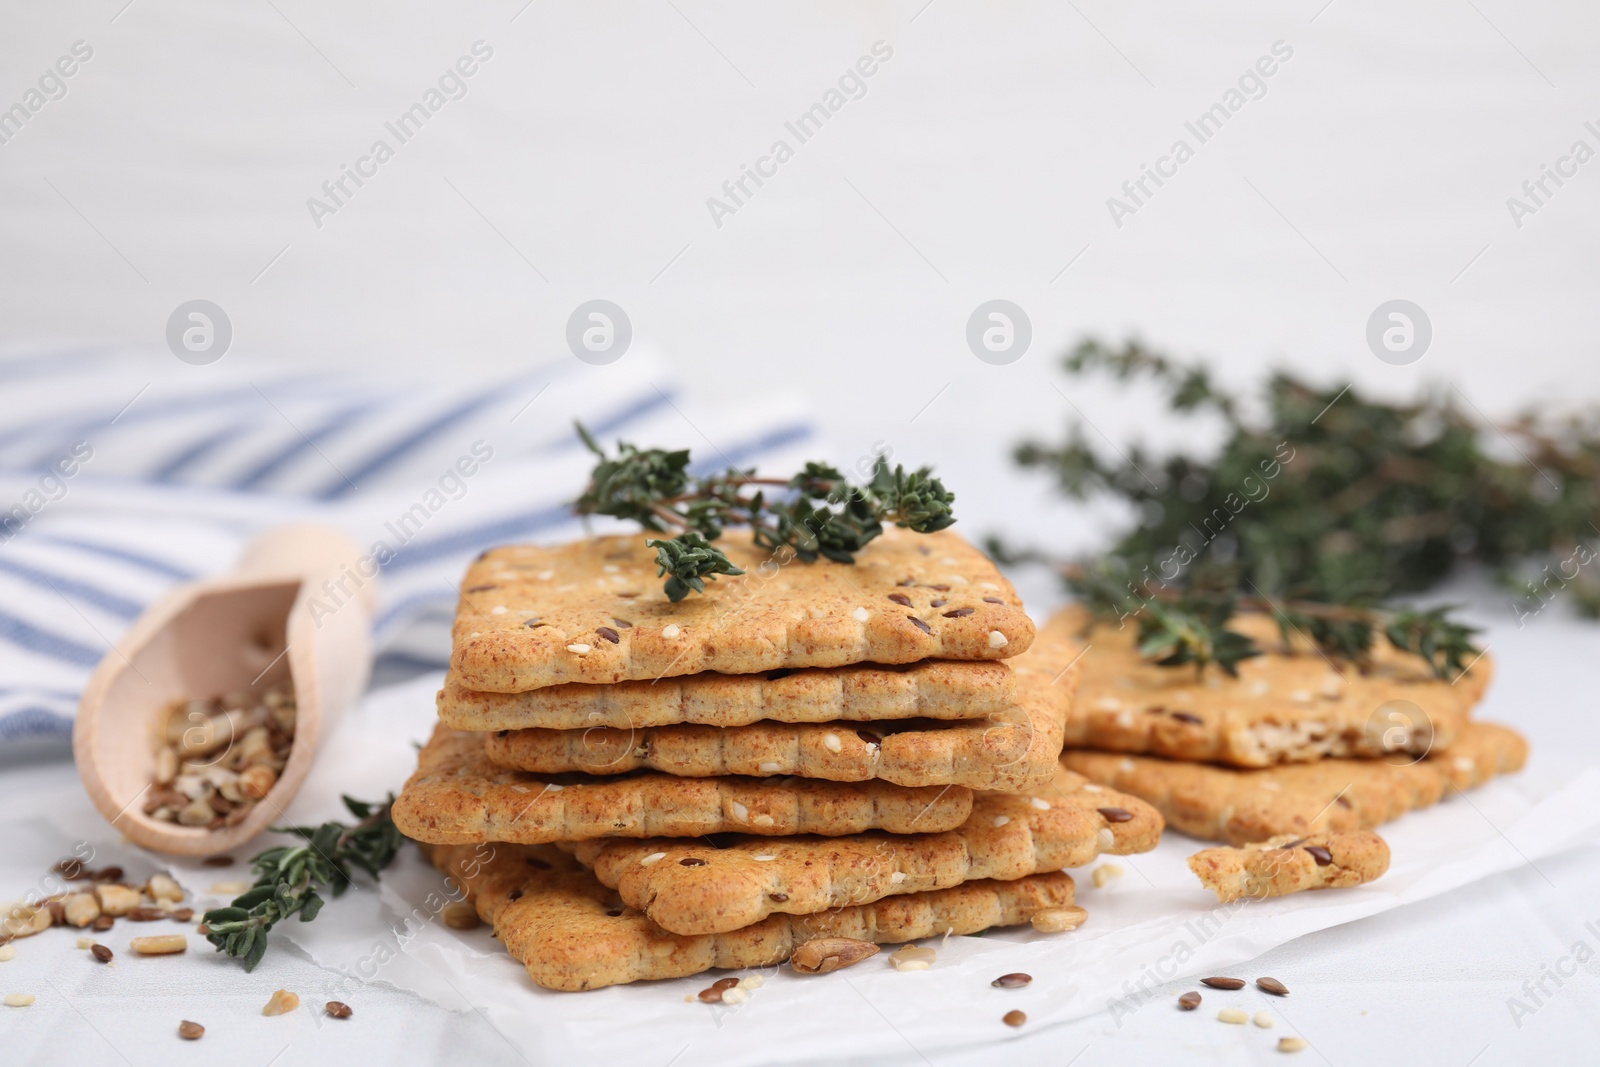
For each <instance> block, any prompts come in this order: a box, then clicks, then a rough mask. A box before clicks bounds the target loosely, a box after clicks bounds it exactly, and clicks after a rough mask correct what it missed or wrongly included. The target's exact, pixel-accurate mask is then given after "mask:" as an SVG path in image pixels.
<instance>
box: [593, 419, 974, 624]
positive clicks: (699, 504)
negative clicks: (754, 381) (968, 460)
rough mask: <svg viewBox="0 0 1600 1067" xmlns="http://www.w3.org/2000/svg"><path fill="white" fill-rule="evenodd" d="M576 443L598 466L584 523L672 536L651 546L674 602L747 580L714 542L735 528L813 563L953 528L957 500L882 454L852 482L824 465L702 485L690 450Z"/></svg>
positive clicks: (713, 479) (725, 477) (732, 475)
mask: <svg viewBox="0 0 1600 1067" xmlns="http://www.w3.org/2000/svg"><path fill="white" fill-rule="evenodd" d="M577 429H578V436H579V437H581V438H582V439H583V443H584V444H585V445H586V446H587V447H588V449H589V450H590V451H591V452H593V453H594V454H595V456H596V457H597V459H598V462H596V464H595V467H594V470H593V472H592V473H591V474H590V475H589V485H588V487H587V488H585V489H584V491H583V495H582V496H580V497H579V498H578V499H577V501H576V502H574V504H573V507H574V509H575V510H576V511H577V512H578V514H580V515H609V516H612V517H614V518H618V519H627V520H631V521H633V522H637V523H639V525H641V526H643V527H644V528H645V529H646V530H650V531H652V532H657V533H671V534H673V535H674V536H673V537H671V538H659V539H650V540H647V541H646V542H645V544H646V545H648V546H650V547H651V548H654V549H655V550H656V566H657V569H658V570H657V573H658V575H665V576H666V579H667V580H666V582H665V590H666V594H667V597H668V599H670V600H672V601H673V602H677V601H679V600H682V599H683V598H684V597H686V596H688V595H689V593H690V592H691V591H693V592H697V593H703V592H705V580H706V579H708V578H715V577H716V576H717V575H719V574H743V573H744V571H742V570H740V569H739V568H738V567H735V566H734V565H733V563H732V561H731V560H729V559H728V557H727V556H726V555H724V554H723V552H722V550H721V549H719V548H717V547H716V546H715V545H714V544H712V543H711V542H713V541H715V540H716V539H717V538H718V537H721V536H722V532H723V530H724V529H726V528H727V527H730V526H747V527H749V528H750V530H751V534H752V537H753V539H754V541H755V543H756V544H757V545H758V546H760V547H762V548H765V549H769V550H773V551H776V550H778V549H780V548H785V547H787V548H788V549H790V550H792V551H793V552H794V554H795V556H796V557H798V558H799V559H801V560H803V561H805V562H807V563H810V562H813V561H815V560H816V559H817V557H818V556H821V557H824V558H826V559H830V560H833V561H835V562H837V563H854V562H855V553H857V552H859V551H861V549H863V548H864V547H866V545H867V544H868V542H870V541H872V540H873V538H875V537H877V536H878V535H880V534H881V533H883V527H884V524H885V523H893V524H894V525H896V526H901V527H904V528H907V529H910V530H914V531H915V532H917V533H933V532H934V531H935V530H942V529H944V528H945V527H947V526H949V525H950V524H952V523H953V522H955V521H956V520H955V516H954V515H952V514H951V512H950V505H951V503H952V502H953V501H954V500H955V495H954V494H953V493H951V492H950V491H948V490H947V489H945V487H944V485H943V483H941V482H940V481H939V479H937V478H935V477H933V476H932V475H931V474H930V472H929V470H928V468H926V467H924V468H922V469H921V470H917V471H911V472H907V471H906V469H905V468H904V467H902V466H900V465H898V464H896V465H895V467H894V469H893V470H891V469H890V468H889V464H888V462H887V461H886V460H885V459H884V458H883V457H882V456H879V457H878V458H877V460H876V462H875V463H874V464H873V468H872V475H871V477H870V478H868V479H867V480H866V481H865V482H864V483H861V484H852V483H851V482H849V481H848V480H847V479H846V478H845V476H844V474H843V472H841V471H840V470H838V469H837V468H835V467H832V466H829V465H828V464H825V463H807V464H806V465H805V467H804V468H803V469H802V470H801V471H800V472H799V473H798V474H796V475H794V477H792V478H789V479H780V478H758V477H756V473H755V470H754V469H749V470H739V469H737V468H732V467H730V468H728V469H727V470H724V471H722V472H720V473H717V474H712V475H709V476H706V477H697V476H695V475H693V474H691V473H690V471H689V450H688V449H680V450H678V451H671V452H669V451H666V450H664V449H659V448H636V447H635V446H633V445H631V444H628V443H627V442H625V441H619V442H618V443H617V450H616V454H615V455H608V454H607V453H606V451H605V450H604V449H603V448H601V447H600V446H599V445H598V444H597V443H596V442H595V440H594V438H593V437H591V436H590V435H589V433H588V431H587V430H585V429H584V428H583V427H582V426H581V425H579V426H578V428H577Z"/></svg>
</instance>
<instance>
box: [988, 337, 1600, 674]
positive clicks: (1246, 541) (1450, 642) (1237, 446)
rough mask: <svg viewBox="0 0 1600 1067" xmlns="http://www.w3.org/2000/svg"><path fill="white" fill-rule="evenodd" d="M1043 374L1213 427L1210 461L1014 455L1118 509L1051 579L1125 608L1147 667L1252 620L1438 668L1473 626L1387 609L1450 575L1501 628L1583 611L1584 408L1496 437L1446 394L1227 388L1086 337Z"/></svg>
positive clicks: (1592, 496)
mask: <svg viewBox="0 0 1600 1067" xmlns="http://www.w3.org/2000/svg"><path fill="white" fill-rule="evenodd" d="M1062 365H1063V367H1064V369H1065V370H1066V372H1067V373H1068V374H1069V375H1074V376H1081V375H1089V374H1104V375H1108V376H1110V377H1111V378H1112V379H1113V380H1115V381H1118V382H1124V383H1130V384H1131V383H1134V382H1140V381H1142V382H1146V383H1150V384H1153V385H1154V386H1155V388H1156V389H1157V390H1158V391H1159V392H1160V393H1161V394H1162V400H1163V401H1164V403H1165V405H1166V406H1167V407H1168V408H1170V409H1171V410H1172V411H1173V412H1175V413H1178V414H1181V415H1185V416H1193V417H1196V418H1199V419H1202V420H1210V421H1211V422H1212V423H1213V424H1220V429H1221V438H1222V444H1221V446H1220V447H1219V448H1217V449H1216V450H1214V451H1200V450H1198V449H1192V448H1180V449H1177V450H1174V451H1173V452H1171V453H1170V454H1159V455H1158V454H1154V453H1153V452H1152V451H1151V450H1150V449H1148V448H1147V447H1145V446H1143V445H1141V444H1139V443H1136V442H1130V443H1119V445H1120V447H1119V449H1118V450H1117V451H1116V453H1115V454H1114V455H1110V454H1107V455H1102V453H1101V452H1099V451H1097V450H1096V449H1095V448H1094V447H1092V446H1091V445H1090V444H1089V441H1088V439H1087V438H1086V437H1085V436H1084V434H1083V432H1082V428H1081V427H1079V426H1073V427H1069V429H1068V431H1067V432H1066V434H1065V435H1064V437H1063V438H1061V439H1059V440H1056V441H1039V440H1031V441H1026V442H1024V443H1022V444H1021V445H1019V446H1018V447H1017V449H1016V451H1015V454H1014V455H1015V459H1016V461H1017V463H1018V464H1019V465H1020V466H1022V467H1024V468H1026V469H1029V470H1035V471H1039V472H1041V473H1045V474H1047V475H1049V476H1050V477H1051V478H1052V479H1053V481H1054V482H1055V484H1056V485H1057V487H1058V488H1059V489H1060V490H1061V491H1062V493H1063V494H1065V495H1066V496H1068V497H1069V498H1072V499H1079V500H1081V499H1087V498H1090V497H1104V496H1109V497H1113V498H1117V499H1120V500H1122V501H1124V502H1125V503H1127V504H1128V505H1130V506H1131V511H1132V513H1133V515H1134V519H1133V522H1132V524H1131V526H1130V527H1129V528H1128V529H1127V530H1126V531H1125V532H1124V533H1123V534H1122V535H1121V536H1120V537H1119V538H1117V540H1116V541H1115V542H1114V543H1113V544H1112V546H1111V547H1110V549H1109V551H1107V552H1106V553H1105V554H1104V555H1103V556H1102V557H1101V558H1099V559H1098V560H1092V561H1077V562H1076V563H1075V564H1074V565H1073V566H1065V565H1063V566H1062V567H1061V569H1062V571H1063V573H1064V575H1065V576H1066V577H1067V581H1068V585H1069V586H1071V587H1072V588H1074V590H1075V591H1076V592H1078V593H1079V595H1080V596H1083V597H1085V599H1088V600H1089V601H1090V603H1091V605H1096V606H1098V607H1099V608H1100V610H1102V611H1108V612H1112V613H1115V614H1118V615H1122V616H1124V617H1126V616H1128V615H1131V614H1133V613H1134V612H1138V613H1139V625H1140V627H1141V630H1142V632H1143V636H1144V638H1145V639H1146V640H1142V641H1141V644H1142V645H1148V647H1149V648H1150V655H1152V657H1154V658H1157V659H1158V660H1159V661H1161V662H1168V663H1170V664H1171V665H1173V666H1176V665H1178V664H1181V663H1198V664H1201V665H1202V666H1203V665H1204V664H1205V663H1212V662H1214V663H1217V664H1218V665H1219V666H1220V667H1222V668H1223V669H1224V670H1227V669H1230V667H1231V666H1232V665H1236V664H1237V663H1238V662H1239V659H1240V658H1241V657H1242V654H1243V648H1244V646H1242V645H1240V644H1239V643H1238V642H1237V641H1235V640H1233V639H1231V638H1228V637H1225V636H1224V634H1225V633H1227V632H1230V631H1228V630H1227V620H1228V619H1229V618H1231V617H1232V615H1233V613H1234V612H1236V611H1241V610H1263V611H1271V612H1273V613H1274V614H1275V615H1276V616H1279V617H1280V620H1279V621H1280V629H1283V628H1285V627H1292V628H1293V629H1297V630H1299V631H1301V632H1302V633H1305V634H1308V635H1309V636H1311V637H1312V638H1313V639H1314V640H1316V641H1317V643H1318V644H1319V645H1320V646H1322V648H1323V649H1324V650H1325V651H1327V652H1328V653H1329V654H1330V655H1338V656H1343V657H1346V658H1349V659H1353V660H1357V661H1362V660H1364V659H1365V658H1366V657H1367V656H1368V655H1369V654H1370V651H1371V649H1372V647H1373V644H1374V642H1376V641H1380V640H1385V641H1388V642H1389V643H1390V644H1391V645H1393V646H1394V647H1395V648H1398V649H1402V650H1404V651H1406V652H1408V653H1411V654H1414V655H1417V656H1420V657H1422V658H1423V659H1425V660H1426V661H1427V662H1428V664H1429V666H1430V668H1431V669H1432V670H1433V672H1434V673H1435V674H1437V675H1439V676H1441V677H1447V676H1454V675H1455V674H1456V673H1458V672H1459V671H1460V670H1461V669H1462V668H1463V667H1465V666H1467V665H1468V664H1470V663H1471V661H1472V659H1473V658H1474V657H1475V656H1476V655H1477V654H1478V649H1477V648H1476V647H1475V646H1474V643H1473V640H1472V638H1473V634H1474V633H1475V632H1476V631H1474V630H1473V629H1472V628H1470V627H1467V626H1465V625H1463V624H1462V623H1460V622H1459V621H1456V620H1455V619H1454V618H1453V617H1452V616H1451V613H1450V609H1446V608H1434V609H1430V610H1415V609H1408V608H1400V607H1396V606H1394V605H1395V603H1396V601H1397V600H1399V599H1401V598H1405V597H1409V596H1411V595H1414V594H1417V593H1422V592H1425V591H1427V590H1430V589H1433V588H1435V587H1436V586H1438V585H1439V584H1440V583H1441V582H1442V581H1444V580H1445V579H1446V578H1447V577H1449V576H1450V575H1451V574H1452V573H1454V572H1455V571H1456V570H1457V569H1458V568H1460V567H1461V566H1462V565H1463V564H1478V565H1482V566H1485V567H1487V568H1488V569H1489V570H1490V571H1491V572H1493V573H1494V574H1495V575H1496V576H1497V577H1498V578H1499V579H1500V581H1501V582H1502V583H1503V584H1504V585H1505V586H1506V587H1507V588H1508V589H1510V590H1512V591H1514V593H1515V594H1516V599H1515V600H1513V601H1512V605H1511V607H1512V612H1513V613H1514V615H1515V616H1516V617H1517V618H1518V619H1519V621H1525V620H1526V618H1527V617H1528V616H1529V615H1532V614H1536V613H1537V612H1538V611H1539V610H1541V609H1542V607H1543V606H1544V605H1546V604H1548V603H1550V602H1552V601H1553V600H1554V599H1555V597H1556V596H1558V595H1559V596H1560V597H1562V598H1564V599H1566V600H1567V602H1569V603H1571V604H1572V605H1573V607H1574V608H1576V609H1577V610H1579V611H1580V612H1582V613H1584V614H1586V615H1590V616H1595V615H1600V567H1594V566H1592V565H1591V564H1592V563H1593V562H1594V561H1595V560H1596V559H1597V558H1600V544H1597V542H1600V528H1597V526H1596V525H1595V523H1596V522H1597V521H1600V519H1597V516H1600V413H1597V412H1591V413H1587V414H1583V415H1579V416H1575V417H1570V418H1564V419H1553V418H1549V417H1544V416H1539V415H1534V414H1527V415H1523V416H1521V417H1519V418H1517V419H1516V420H1514V421H1512V422H1510V423H1509V424H1506V425H1501V426H1495V425H1490V424H1486V423H1485V422H1484V421H1483V420H1482V419H1481V418H1479V417H1477V416H1476V414H1475V413H1474V412H1472V411H1471V410H1470V409H1464V408H1463V407H1462V406H1460V405H1458V404H1457V403H1456V401H1455V400H1454V399H1453V394H1452V393H1451V392H1450V391H1448V390H1444V389H1439V390H1433V391H1430V392H1427V393H1425V394H1423V395H1422V396H1420V397H1419V398H1417V399H1415V400H1413V401H1411V402H1403V403H1387V402H1381V401H1378V400H1374V399H1372V398H1370V397H1368V396H1365V395H1364V394H1363V393H1362V392H1361V391H1359V390H1357V389H1355V388H1352V387H1346V386H1342V385H1332V386H1328V387H1321V386H1317V385H1314V384H1312V383H1310V382H1308V381H1306V380H1303V379H1301V378H1299V377H1296V376H1294V375H1291V374H1287V373H1275V374H1272V375H1270V376H1268V378H1267V379H1266V380H1265V382H1263V383H1262V386H1261V388H1260V390H1259V395H1257V394H1256V391H1255V390H1251V391H1246V392H1230V391H1228V390H1226V389H1224V388H1222V387H1221V386H1220V385H1219V384H1218V382H1217V381H1216V380H1215V379H1214V378H1213V376H1212V375H1211V373H1210V372H1209V370H1208V369H1207V368H1206V367H1205V366H1204V365H1203V364H1201V363H1184V362H1181V361H1177V360H1174V359H1171V358H1169V357H1166V356H1164V355H1161V354H1158V353H1155V352H1153V351H1151V350H1149V349H1147V348H1145V347H1144V346H1142V345H1140V344H1138V343H1137V342H1129V343H1127V344H1124V345H1120V346H1112V345H1104V344H1101V343H1100V342H1098V341H1093V340H1090V341H1085V342H1084V343H1083V344H1081V345H1079V346H1078V347H1077V348H1076V349H1075V350H1074V351H1073V352H1071V353H1070V354H1069V355H1068V356H1067V357H1066V358H1065V359H1064V361H1063V364H1062ZM1508 440H1509V441H1511V442H1514V447H1505V443H1506V441H1508ZM990 547H991V552H993V553H995V554H997V555H998V556H999V557H1000V558H1002V559H1013V560H1015V559H1026V558H1033V559H1040V558H1046V559H1048V558H1049V556H1048V553H1040V552H1027V551H1017V550H1008V548H1007V546H1005V545H1002V544H998V543H995V542H993V541H991V544H990ZM1052 562H1056V561H1054V560H1052ZM1156 594H1159V596H1157V595H1156ZM1147 602H1154V603H1159V605H1160V607H1159V608H1158V609H1157V608H1148V607H1145V605H1146V604H1147ZM1273 605H1276V606H1275V607H1274V606H1273ZM1243 658H1247V657H1243Z"/></svg>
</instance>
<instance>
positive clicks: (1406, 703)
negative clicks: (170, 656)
mask: <svg viewBox="0 0 1600 1067" xmlns="http://www.w3.org/2000/svg"><path fill="white" fill-rule="evenodd" d="M1090 623H1091V619H1090V616H1089V613H1088V612H1087V611H1085V610H1084V609H1083V608H1081V607H1072V608H1068V609H1067V610H1066V611H1063V612H1062V613H1061V614H1059V615H1057V616H1056V617H1055V618H1053V619H1052V620H1051V621H1050V622H1049V623H1048V624H1047V625H1048V626H1049V627H1051V628H1053V627H1057V626H1061V627H1065V628H1067V629H1069V630H1072V631H1074V632H1078V633H1081V634H1082V635H1083V639H1084V641H1085V642H1086V643H1087V644H1088V645H1089V651H1088V652H1087V653H1086V654H1085V656H1084V659H1083V682H1082V684H1081V685H1080V687H1079V699H1078V701H1077V703H1076V704H1075V705H1074V707H1073V710H1072V715H1071V717H1070V718H1069V720H1068V722H1067V733H1066V744H1067V747H1068V748H1098V749H1107V750H1111V751H1116V752H1138V753H1145V754H1148V755H1153V756H1165V757H1167V758H1169V759H1180V760H1197V761H1205V762H1211V763H1226V764H1230V765H1232V766H1236V767H1268V766H1271V765H1273V764H1276V763H1298V762H1305V761H1309V760H1316V759H1322V758H1324V757H1327V756H1334V757H1340V758H1363V757H1369V756H1382V755H1384V754H1386V753H1388V752H1395V751H1399V752H1407V753H1411V754H1414V755H1420V754H1422V753H1425V752H1428V751H1430V750H1431V749H1436V748H1443V747H1446V746H1448V745H1449V744H1450V743H1451V742H1453V741H1454V740H1455V737H1456V734H1457V732H1458V731H1459V730H1460V729H1461V727H1462V725H1463V724H1464V723H1465V722H1466V721H1467V716H1468V714H1469V712H1470V711H1471V709H1472V706H1473V705H1474V704H1475V703H1477V701H1478V699H1479V698H1480V697H1481V696H1482V695H1483V690H1484V688H1485V687H1486V686H1487V685H1488V681H1489V674H1490V667H1489V660H1488V658H1487V657H1484V658H1481V659H1479V660H1478V661H1477V662H1476V663H1475V664H1473V667H1472V670H1471V671H1470V672H1469V673H1468V674H1467V675H1466V676H1465V677H1462V678H1460V679H1458V680H1457V681H1456V682H1455V683H1453V684H1452V683H1450V682H1444V681H1440V680H1439V679H1437V678H1434V677H1433V675H1432V673H1431V672H1430V671H1429V669H1428V666H1427V664H1426V663H1425V662H1424V661H1423V660H1422V659H1421V658H1419V657H1417V656H1413V655H1409V654H1407V653H1403V652H1399V651H1397V650H1395V649H1394V648H1393V647H1391V646H1390V645H1389V643H1388V642H1387V641H1385V640H1381V639H1380V640H1378V641H1377V642H1375V643H1374V645H1373V649H1372V655H1371V662H1370V664H1368V665H1367V666H1366V667H1365V668H1364V669H1361V670H1357V669H1356V667H1355V666H1354V665H1353V664H1350V663H1348V662H1340V661H1333V660H1329V659H1327V658H1326V657H1324V656H1323V655H1322V654H1321V653H1319V652H1318V651H1317V650H1316V649H1315V647H1314V646H1313V645H1312V644H1311V642H1310V641H1309V640H1307V639H1302V638H1299V637H1296V638H1295V639H1294V642H1293V647H1292V648H1286V647H1285V646H1284V645H1283V644H1282V641H1281V639H1280V635H1279V633H1278V627H1277V624H1276V623H1275V622H1274V621H1273V620H1272V618H1271V617H1270V616H1267V615H1261V614H1241V615H1239V616H1237V617H1235V618H1234V619H1233V620H1231V621H1230V622H1229V624H1228V625H1229V627H1230V628H1231V629H1234V630H1236V631H1238V632H1239V633H1243V634H1246V635H1248V636H1250V637H1253V638H1255V640H1256V643H1257V645H1258V646H1259V647H1261V648H1262V649H1263V650H1264V652H1263V654H1262V655H1260V656H1256V657H1253V658H1251V659H1247V660H1244V661H1243V662H1241V663H1240V664H1239V667H1238V670H1239V676H1238V677H1237V678H1232V677H1229V676H1228V675H1227V674H1224V673H1223V672H1222V671H1220V670H1217V669H1216V668H1214V667H1213V668H1208V669H1207V671H1206V672H1205V674H1204V676H1203V677H1201V678H1196V676H1195V672H1194V670H1193V669H1192V668H1173V667H1161V666H1157V665H1156V664H1155V663H1152V662H1151V661H1150V660H1147V659H1145V658H1143V657H1142V656H1140V655H1139V652H1138V648H1137V633H1138V628H1137V626H1136V625H1135V624H1134V623H1133V622H1132V621H1127V622H1125V623H1124V624H1123V626H1122V628H1121V629H1118V628H1117V626H1116V624H1114V623H1109V624H1094V625H1092V627H1091V625H1090Z"/></svg>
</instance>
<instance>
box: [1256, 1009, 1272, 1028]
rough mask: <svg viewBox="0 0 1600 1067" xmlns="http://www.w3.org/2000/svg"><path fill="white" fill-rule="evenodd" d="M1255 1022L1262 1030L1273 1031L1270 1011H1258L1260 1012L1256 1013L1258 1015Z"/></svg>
mask: <svg viewBox="0 0 1600 1067" xmlns="http://www.w3.org/2000/svg"><path fill="white" fill-rule="evenodd" d="M1255 1022H1256V1025H1257V1026H1259V1027H1261V1029H1263V1030H1271V1029H1272V1013H1271V1012H1270V1011H1258V1012H1256V1014H1255Z"/></svg>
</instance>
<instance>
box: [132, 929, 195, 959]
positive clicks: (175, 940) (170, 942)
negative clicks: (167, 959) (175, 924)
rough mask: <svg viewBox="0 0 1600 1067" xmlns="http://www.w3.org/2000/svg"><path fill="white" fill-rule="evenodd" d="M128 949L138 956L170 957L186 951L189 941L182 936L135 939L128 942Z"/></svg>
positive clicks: (170, 935) (172, 935)
mask: <svg viewBox="0 0 1600 1067" xmlns="http://www.w3.org/2000/svg"><path fill="white" fill-rule="evenodd" d="M128 947H129V948H130V949H132V950H133V951H134V952H135V953H137V954H138V955H140V956H171V955H173V954H174V953H178V952H186V951H188V948H189V939H188V938H187V937H185V936H184V935H183V934H161V935H159V936H157V937H136V938H134V939H133V940H131V941H129V942H128Z"/></svg>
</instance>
